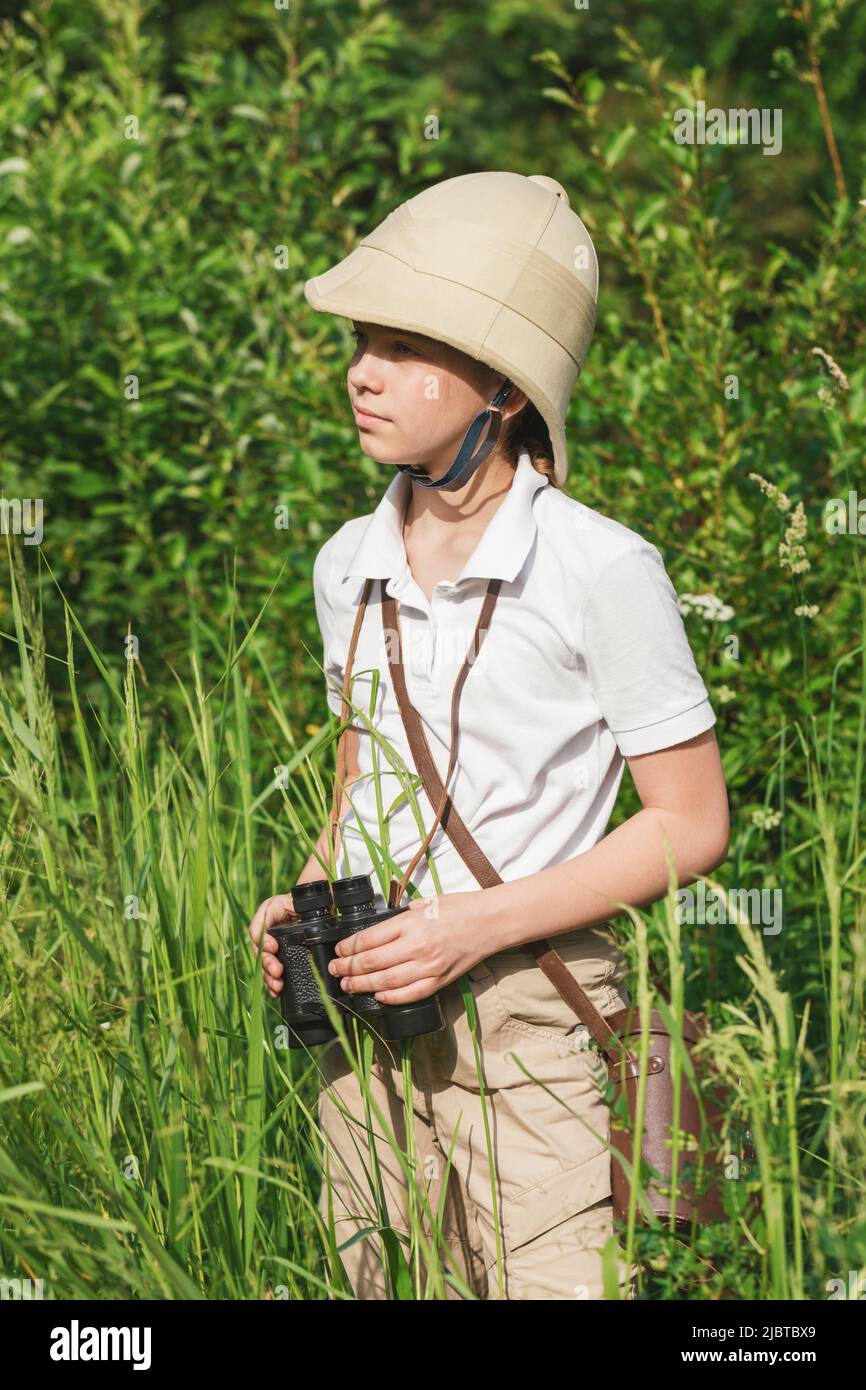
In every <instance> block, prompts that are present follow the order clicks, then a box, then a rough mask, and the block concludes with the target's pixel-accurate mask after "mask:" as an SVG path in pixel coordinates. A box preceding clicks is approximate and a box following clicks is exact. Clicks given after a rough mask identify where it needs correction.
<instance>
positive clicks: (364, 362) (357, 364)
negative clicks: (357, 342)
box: [346, 348, 382, 395]
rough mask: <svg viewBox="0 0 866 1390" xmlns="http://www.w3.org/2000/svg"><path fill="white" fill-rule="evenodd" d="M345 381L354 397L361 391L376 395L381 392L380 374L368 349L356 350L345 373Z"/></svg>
mask: <svg viewBox="0 0 866 1390" xmlns="http://www.w3.org/2000/svg"><path fill="white" fill-rule="evenodd" d="M346 379H347V381H348V383H349V385H350V386H351V388H352V391H353V393H354V394H355V395H357V394H358V393H359V392H361V391H369V392H370V393H371V394H372V395H376V394H378V393H379V392H380V391H381V390H382V372H381V369H380V368H379V367H378V366H377V363H376V358H375V356H374V355H373V354H372V353H371V352H370V350H369V348H359V349H358V351H357V353H356V355H355V357H354V358H353V359H352V362H351V364H350V366H349V370H348V372H347V373H346Z"/></svg>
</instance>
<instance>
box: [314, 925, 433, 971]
mask: <svg viewBox="0 0 866 1390" xmlns="http://www.w3.org/2000/svg"><path fill="white" fill-rule="evenodd" d="M414 955H415V950H414V947H413V945H412V942H411V941H409V940H408V939H407V938H406V936H404V935H401V936H398V937H397V938H396V940H394V941H389V942H388V945H387V946H374V947H373V949H372V950H371V951H359V952H358V953H357V955H354V956H345V957H337V956H335V957H334V959H333V960H332V961H330V962H329V963H328V971H329V972H330V974H331V975H337V976H345V975H369V974H370V973H371V972H372V971H374V970H387V969H389V967H390V966H392V965H402V964H403V963H404V962H405V961H409V960H412V958H413V956H414Z"/></svg>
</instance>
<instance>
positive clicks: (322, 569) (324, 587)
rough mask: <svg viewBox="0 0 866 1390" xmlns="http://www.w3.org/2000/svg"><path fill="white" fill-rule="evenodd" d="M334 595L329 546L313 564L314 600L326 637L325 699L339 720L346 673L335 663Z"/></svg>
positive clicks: (322, 550)
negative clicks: (332, 593)
mask: <svg viewBox="0 0 866 1390" xmlns="http://www.w3.org/2000/svg"><path fill="white" fill-rule="evenodd" d="M331 592H332V591H331V557H330V549H329V543H328V542H326V543H325V544H324V545H323V546H322V548H321V550H320V551H319V553H318V554H317V556H316V558H315V560H314V562H313V599H314V602H315V605H316V617H317V619H318V623H319V631H320V633H321V635H322V665H323V667H324V668H325V698H326V700H327V702H328V708H329V709H331V710H333V712H334V714H336V715H337V716H338V717H339V715H340V712H341V709H342V700H341V697H340V691H341V689H342V686H343V675H344V669H343V666H342V664H341V663H339V662H338V661H336V660H335V659H334V650H333V648H334V607H333V602H332V598H331ZM334 682H336V687H335V685H334Z"/></svg>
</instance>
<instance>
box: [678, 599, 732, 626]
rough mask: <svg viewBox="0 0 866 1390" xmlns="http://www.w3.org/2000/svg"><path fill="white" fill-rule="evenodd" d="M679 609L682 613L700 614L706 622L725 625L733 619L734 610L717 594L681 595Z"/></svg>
mask: <svg viewBox="0 0 866 1390" xmlns="http://www.w3.org/2000/svg"><path fill="white" fill-rule="evenodd" d="M677 607H678V608H679V610H680V612H681V613H684V614H688V613H699V614H700V615H701V617H702V618H703V619H704V621H705V622H708V623H717V622H718V623H724V622H727V620H728V619H729V618H733V616H734V610H733V608H732V607H731V605H730V604H729V603H723V602H722V600H721V599H720V598H719V597H718V596H717V595H716V594H680V595H679V597H678V598H677Z"/></svg>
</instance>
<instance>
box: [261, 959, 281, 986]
mask: <svg viewBox="0 0 866 1390" xmlns="http://www.w3.org/2000/svg"><path fill="white" fill-rule="evenodd" d="M262 969H263V970H264V972H265V974H266V975H267V976H268V978H269V979H271V980H281V979H282V978H283V962H282V961H281V960H279V959H278V957H277V956H265V957H264V958H263V960H262Z"/></svg>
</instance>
